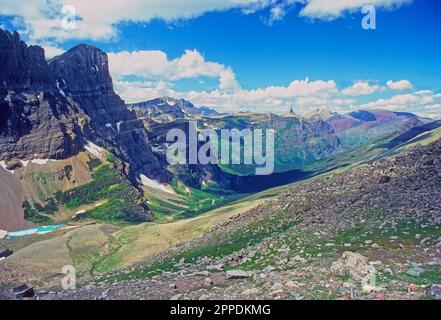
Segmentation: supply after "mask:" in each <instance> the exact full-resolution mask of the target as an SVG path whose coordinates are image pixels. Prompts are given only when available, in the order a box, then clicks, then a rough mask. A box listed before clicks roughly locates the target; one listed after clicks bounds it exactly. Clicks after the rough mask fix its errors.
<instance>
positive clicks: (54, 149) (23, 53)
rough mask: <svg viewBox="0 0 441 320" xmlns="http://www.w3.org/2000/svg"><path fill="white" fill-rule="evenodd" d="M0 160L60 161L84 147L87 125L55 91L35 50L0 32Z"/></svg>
mask: <svg viewBox="0 0 441 320" xmlns="http://www.w3.org/2000/svg"><path fill="white" fill-rule="evenodd" d="M0 70H1V73H0V151H1V152H0V160H9V159H13V158H17V159H35V158H40V159H42V158H43V159H44V158H52V159H59V158H65V157H68V156H70V155H73V154H75V153H77V152H78V151H79V150H80V149H81V148H82V146H83V139H82V134H81V132H82V127H83V126H84V125H85V124H86V123H87V122H88V119H87V116H86V114H85V113H84V112H83V111H82V109H81V107H80V106H79V105H78V104H77V103H75V102H74V101H73V100H72V99H70V98H69V97H65V95H64V93H63V92H62V91H61V90H58V88H57V83H56V80H55V78H54V77H53V76H52V75H51V73H50V70H49V67H48V65H47V63H46V60H45V59H44V51H43V49H42V48H40V47H36V46H30V47H28V46H26V44H25V43H24V42H23V41H21V40H20V37H19V35H18V34H17V33H14V34H10V33H8V32H5V31H3V30H0Z"/></svg>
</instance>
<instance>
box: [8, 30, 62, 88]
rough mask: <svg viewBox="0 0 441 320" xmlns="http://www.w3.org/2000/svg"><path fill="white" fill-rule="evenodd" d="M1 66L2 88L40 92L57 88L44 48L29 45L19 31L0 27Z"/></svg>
mask: <svg viewBox="0 0 441 320" xmlns="http://www.w3.org/2000/svg"><path fill="white" fill-rule="evenodd" d="M0 66H1V72H0V89H3V90H5V89H8V90H14V91H19V90H28V91H31V92H38V91H51V90H53V89H54V88H55V81H54V78H53V77H52V75H51V74H50V71H49V69H48V68H47V63H46V60H45V58H44V50H43V48H41V47H38V46H29V47H28V46H27V45H26V44H25V43H24V42H23V41H21V40H20V36H19V34H18V33H17V32H15V33H13V34H11V33H9V32H7V31H3V30H1V29H0Z"/></svg>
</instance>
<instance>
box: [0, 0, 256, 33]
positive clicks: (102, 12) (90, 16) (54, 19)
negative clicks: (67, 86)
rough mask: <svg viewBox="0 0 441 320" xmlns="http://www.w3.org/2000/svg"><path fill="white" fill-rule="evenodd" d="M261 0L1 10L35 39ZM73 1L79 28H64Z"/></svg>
mask: <svg viewBox="0 0 441 320" xmlns="http://www.w3.org/2000/svg"><path fill="white" fill-rule="evenodd" d="M257 1H258V0H211V1H207V0H191V1H182V0H128V1H108V0H51V1H47V0H30V1H1V2H0V14H1V15H9V16H17V17H19V18H20V19H19V20H16V24H17V26H20V28H21V29H23V31H25V32H26V33H27V34H28V36H29V37H30V38H31V39H42V38H55V39H58V40H60V41H64V40H67V39H94V40H98V39H110V38H114V37H115V36H116V35H117V34H118V29H117V25H118V24H119V23H121V22H127V21H131V22H135V23H136V22H140V23H144V22H149V21H151V20H153V19H156V18H159V19H163V20H166V21H173V20H177V19H190V18H194V17H197V16H200V15H202V14H204V13H205V12H212V11H221V10H227V9H231V8H243V7H244V6H247V5H249V4H252V3H255V2H257ZM64 5H71V6H73V7H74V8H75V10H76V15H77V16H78V17H79V19H77V20H76V29H75V30H64V29H63V28H62V24H61V19H62V18H63V16H62V12H61V9H62V7H63V6H64Z"/></svg>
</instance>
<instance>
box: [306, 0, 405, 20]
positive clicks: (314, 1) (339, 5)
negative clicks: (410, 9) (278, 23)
mask: <svg viewBox="0 0 441 320" xmlns="http://www.w3.org/2000/svg"><path fill="white" fill-rule="evenodd" d="M411 2H412V0H343V1H329V0H306V5H305V6H304V7H303V8H302V10H301V11H300V15H301V16H305V17H308V18H314V19H326V20H332V19H336V18H338V17H340V16H342V15H343V14H345V13H346V12H354V11H357V10H360V9H361V8H362V7H363V6H365V5H373V6H374V7H376V8H384V9H395V8H398V7H400V6H402V5H404V4H408V3H411Z"/></svg>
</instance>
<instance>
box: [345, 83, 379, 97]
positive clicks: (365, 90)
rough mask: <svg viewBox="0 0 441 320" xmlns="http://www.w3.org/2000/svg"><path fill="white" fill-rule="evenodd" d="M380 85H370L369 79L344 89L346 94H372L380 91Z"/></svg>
mask: <svg viewBox="0 0 441 320" xmlns="http://www.w3.org/2000/svg"><path fill="white" fill-rule="evenodd" d="M380 89H381V87H380V86H379V85H370V84H369V82H367V81H357V82H355V83H354V84H353V85H352V86H350V87H348V88H346V89H344V90H342V93H343V95H345V96H363V95H370V94H373V93H375V92H377V91H379V90H380Z"/></svg>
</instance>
